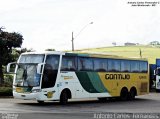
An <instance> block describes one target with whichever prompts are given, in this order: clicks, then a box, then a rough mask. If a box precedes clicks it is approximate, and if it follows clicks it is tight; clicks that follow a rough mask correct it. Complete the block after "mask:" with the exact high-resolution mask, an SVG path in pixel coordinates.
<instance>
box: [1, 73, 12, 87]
mask: <svg viewBox="0 0 160 119" xmlns="http://www.w3.org/2000/svg"><path fill="white" fill-rule="evenodd" d="M12 84H13V75H11V74H4V84H3V86H4V87H12Z"/></svg>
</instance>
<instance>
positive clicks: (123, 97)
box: [120, 88, 128, 101]
mask: <svg viewBox="0 0 160 119" xmlns="http://www.w3.org/2000/svg"><path fill="white" fill-rule="evenodd" d="M120 99H121V100H122V101H125V100H127V99H128V90H127V88H122V90H121V94H120Z"/></svg>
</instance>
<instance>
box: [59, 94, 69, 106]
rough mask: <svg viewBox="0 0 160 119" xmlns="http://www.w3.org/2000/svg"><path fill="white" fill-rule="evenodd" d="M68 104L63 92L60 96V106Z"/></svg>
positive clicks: (66, 95) (66, 96)
mask: <svg viewBox="0 0 160 119" xmlns="http://www.w3.org/2000/svg"><path fill="white" fill-rule="evenodd" d="M67 103H68V94H67V91H63V92H62V93H61V96H60V104H62V105H65V104H67Z"/></svg>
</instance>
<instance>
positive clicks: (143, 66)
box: [140, 61, 148, 73]
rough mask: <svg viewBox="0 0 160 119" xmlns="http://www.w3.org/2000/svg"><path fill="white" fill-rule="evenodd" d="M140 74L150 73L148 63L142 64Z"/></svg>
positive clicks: (142, 62)
mask: <svg viewBox="0 0 160 119" xmlns="http://www.w3.org/2000/svg"><path fill="white" fill-rule="evenodd" d="M140 72H141V73H147V72H148V63H147V62H144V61H141V62H140Z"/></svg>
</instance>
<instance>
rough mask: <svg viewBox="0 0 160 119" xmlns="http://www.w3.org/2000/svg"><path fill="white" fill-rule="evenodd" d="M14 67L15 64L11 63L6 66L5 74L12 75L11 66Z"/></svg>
mask: <svg viewBox="0 0 160 119" xmlns="http://www.w3.org/2000/svg"><path fill="white" fill-rule="evenodd" d="M13 65H16V62H11V63H9V64H8V65H7V73H12V74H14V72H12V71H11V66H13Z"/></svg>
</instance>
